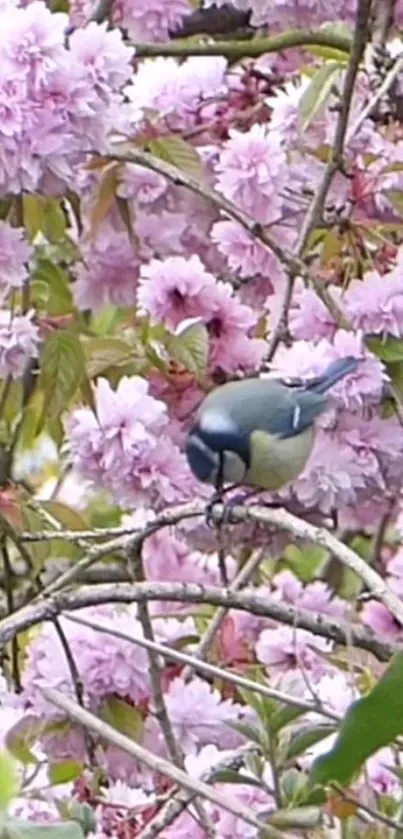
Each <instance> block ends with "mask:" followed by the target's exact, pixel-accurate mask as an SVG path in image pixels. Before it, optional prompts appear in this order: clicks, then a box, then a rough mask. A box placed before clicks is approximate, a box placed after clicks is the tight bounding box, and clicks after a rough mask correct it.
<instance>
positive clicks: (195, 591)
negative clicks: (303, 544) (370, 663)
mask: <svg viewBox="0 0 403 839" xmlns="http://www.w3.org/2000/svg"><path fill="white" fill-rule="evenodd" d="M150 600H157V601H163V600H165V601H171V602H174V603H195V604H196V603H197V604H202V603H205V604H208V605H210V606H223V607H225V608H226V609H239V610H240V611H242V612H250V613H251V614H253V615H259V616H261V617H265V618H271V619H272V620H276V621H278V622H279V623H284V624H287V625H288V626H292V627H294V628H300V629H306V630H308V632H312V634H313V635H318V636H320V637H322V638H327V639H330V640H332V641H335V642H336V643H337V644H340V645H342V646H351V645H352V646H355V647H358V648H359V649H362V650H366V651H368V652H371V653H373V655H375V656H376V658H377V659H379V661H388V660H389V659H390V658H391V656H392V655H393V654H394V653H395V652H396V651H397V650H398V649H401V647H400V646H399V645H398V644H391V643H389V642H387V641H383V640H382V639H380V638H378V637H377V636H376V635H374V633H373V632H371V631H369V630H366V629H363V628H361V627H358V626H357V627H353V626H351V624H347V623H343V622H342V621H338V620H336V619H334V618H332V617H329V616H326V617H325V616H324V615H315V614H312V613H309V612H303V611H302V610H299V609H296V608H294V607H293V606H286V605H285V604H283V603H279V602H278V601H276V600H274V599H270V597H267V595H264V596H262V594H259V593H258V592H256V591H255V590H254V589H249V590H248V589H245V590H244V591H242V592H231V591H228V590H226V589H223V588H220V587H218V586H208V585H200V584H198V583H137V584H131V583H121V584H120V585H116V584H114V585H101V586H91V588H88V589H81V590H80V591H74V592H66V591H61V592H56V593H55V594H53V595H52V596H50V597H47V598H46V599H42V600H39V601H37V602H36V603H32V604H30V605H29V606H25V607H24V608H23V609H20V610H19V611H18V612H16V613H15V614H14V615H9V616H8V617H7V618H4V620H2V621H1V622H0V649H1V648H2V647H4V645H5V644H6V643H7V642H8V641H10V640H11V639H12V638H14V637H15V635H16V634H17V633H18V632H22V631H23V630H25V629H29V627H31V626H34V625H35V624H38V623H41V622H43V621H47V620H52V619H53V618H54V617H55V615H59V614H60V613H61V612H64V611H76V610H77V609H83V608H85V607H87V606H99V605H101V604H104V603H144V602H147V601H150Z"/></svg>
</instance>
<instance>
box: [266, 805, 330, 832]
mask: <svg viewBox="0 0 403 839" xmlns="http://www.w3.org/2000/svg"><path fill="white" fill-rule="evenodd" d="M322 819H323V813H322V808H321V807H309V806H308V807H293V808H291V809H289V810H277V811H276V812H275V813H273V815H271V816H270V817H269V819H268V824H271V825H272V826H273V827H277V828H279V829H280V830H313V828H315V827H319V826H320V824H321V823H322Z"/></svg>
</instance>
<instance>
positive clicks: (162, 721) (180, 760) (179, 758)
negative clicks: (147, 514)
mask: <svg viewBox="0 0 403 839" xmlns="http://www.w3.org/2000/svg"><path fill="white" fill-rule="evenodd" d="M141 548H142V546H141V545H140V546H139V547H138V548H134V549H133V547H132V548H131V549H130V551H128V563H129V568H130V571H131V572H132V576H133V579H134V581H135V582H137V583H144V582H145V581H146V579H145V576H144V567H143V558H142V550H141ZM137 615H138V618H139V621H140V623H141V626H142V629H143V634H144V638H145V640H146V641H148V642H149V644H150V645H151V646H148V648H147V650H148V658H149V662H150V681H151V693H152V699H153V703H154V715H155V717H156V719H157V721H158V722H159V725H160V728H161V731H162V734H163V737H164V740H165V745H166V747H167V750H168V755H169V757H170V758H171V760H172V761H173V762H174V764H175V766H177V767H179V768H180V769H184V768H185V764H184V755H183V752H182V749H181V747H180V745H179V743H178V742H177V741H176V738H175V735H174V732H173V728H172V725H171V720H170V718H169V714H168V711H167V707H166V704H165V698H164V694H163V690H162V686H161V672H160V662H159V658H158V655H156V654H155V652H154V650H153V649H152V645H153V643H154V640H155V639H154V631H153V625H152V621H151V618H150V613H149V610H148V603H147V602H146V601H144V602H143V603H139V604H138V606H137ZM195 809H196V810H197V813H198V816H199V818H200V822H201V824H202V826H203V828H204V830H205V831H206V834H207V836H209V837H213V839H214V836H215V830H214V827H213V825H212V823H211V821H210V819H209V817H208V815H207V813H206V812H205V810H204V807H203V805H202V803H201V802H200V801H198V800H197V799H196V801H195Z"/></svg>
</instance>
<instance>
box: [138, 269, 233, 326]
mask: <svg viewBox="0 0 403 839" xmlns="http://www.w3.org/2000/svg"><path fill="white" fill-rule="evenodd" d="M215 290H216V281H215V278H214V277H213V275H212V274H210V273H209V272H208V271H206V269H205V268H204V265H203V263H202V262H201V260H200V259H199V257H198V256H192V257H190V258H189V259H184V258H183V257H180V256H171V257H168V258H167V259H165V260H161V259H152V260H151V262H149V263H148V265H143V267H142V269H141V273H140V282H139V291H138V303H139V305H140V306H141V308H142V309H144V310H145V311H146V312H148V313H149V314H150V315H151V317H152V319H153V321H155V322H160V323H163V324H164V325H165V326H167V327H168V328H169V329H174V328H176V327H177V326H178V324H179V323H180V322H181V321H182V320H184V319H186V318H191V317H203V316H208V315H209V314H210V312H211V310H212V305H213V302H214V299H215Z"/></svg>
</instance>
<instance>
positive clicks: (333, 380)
mask: <svg viewBox="0 0 403 839" xmlns="http://www.w3.org/2000/svg"><path fill="white" fill-rule="evenodd" d="M359 363H360V360H359V359H358V358H353V356H351V355H348V356H346V357H345V358H337V359H336V361H332V363H331V364H329V367H328V368H327V370H325V372H324V373H323V374H322V376H318V378H317V379H315V381H314V382H312V383H311V384H310V385H309V390H313V391H314V392H315V393H326V391H327V390H330V388H331V387H333V385H335V384H337V382H338V381H340V379H343V378H344V376H348V374H349V373H353V372H354V370H356V369H357V367H358V365H359Z"/></svg>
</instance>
